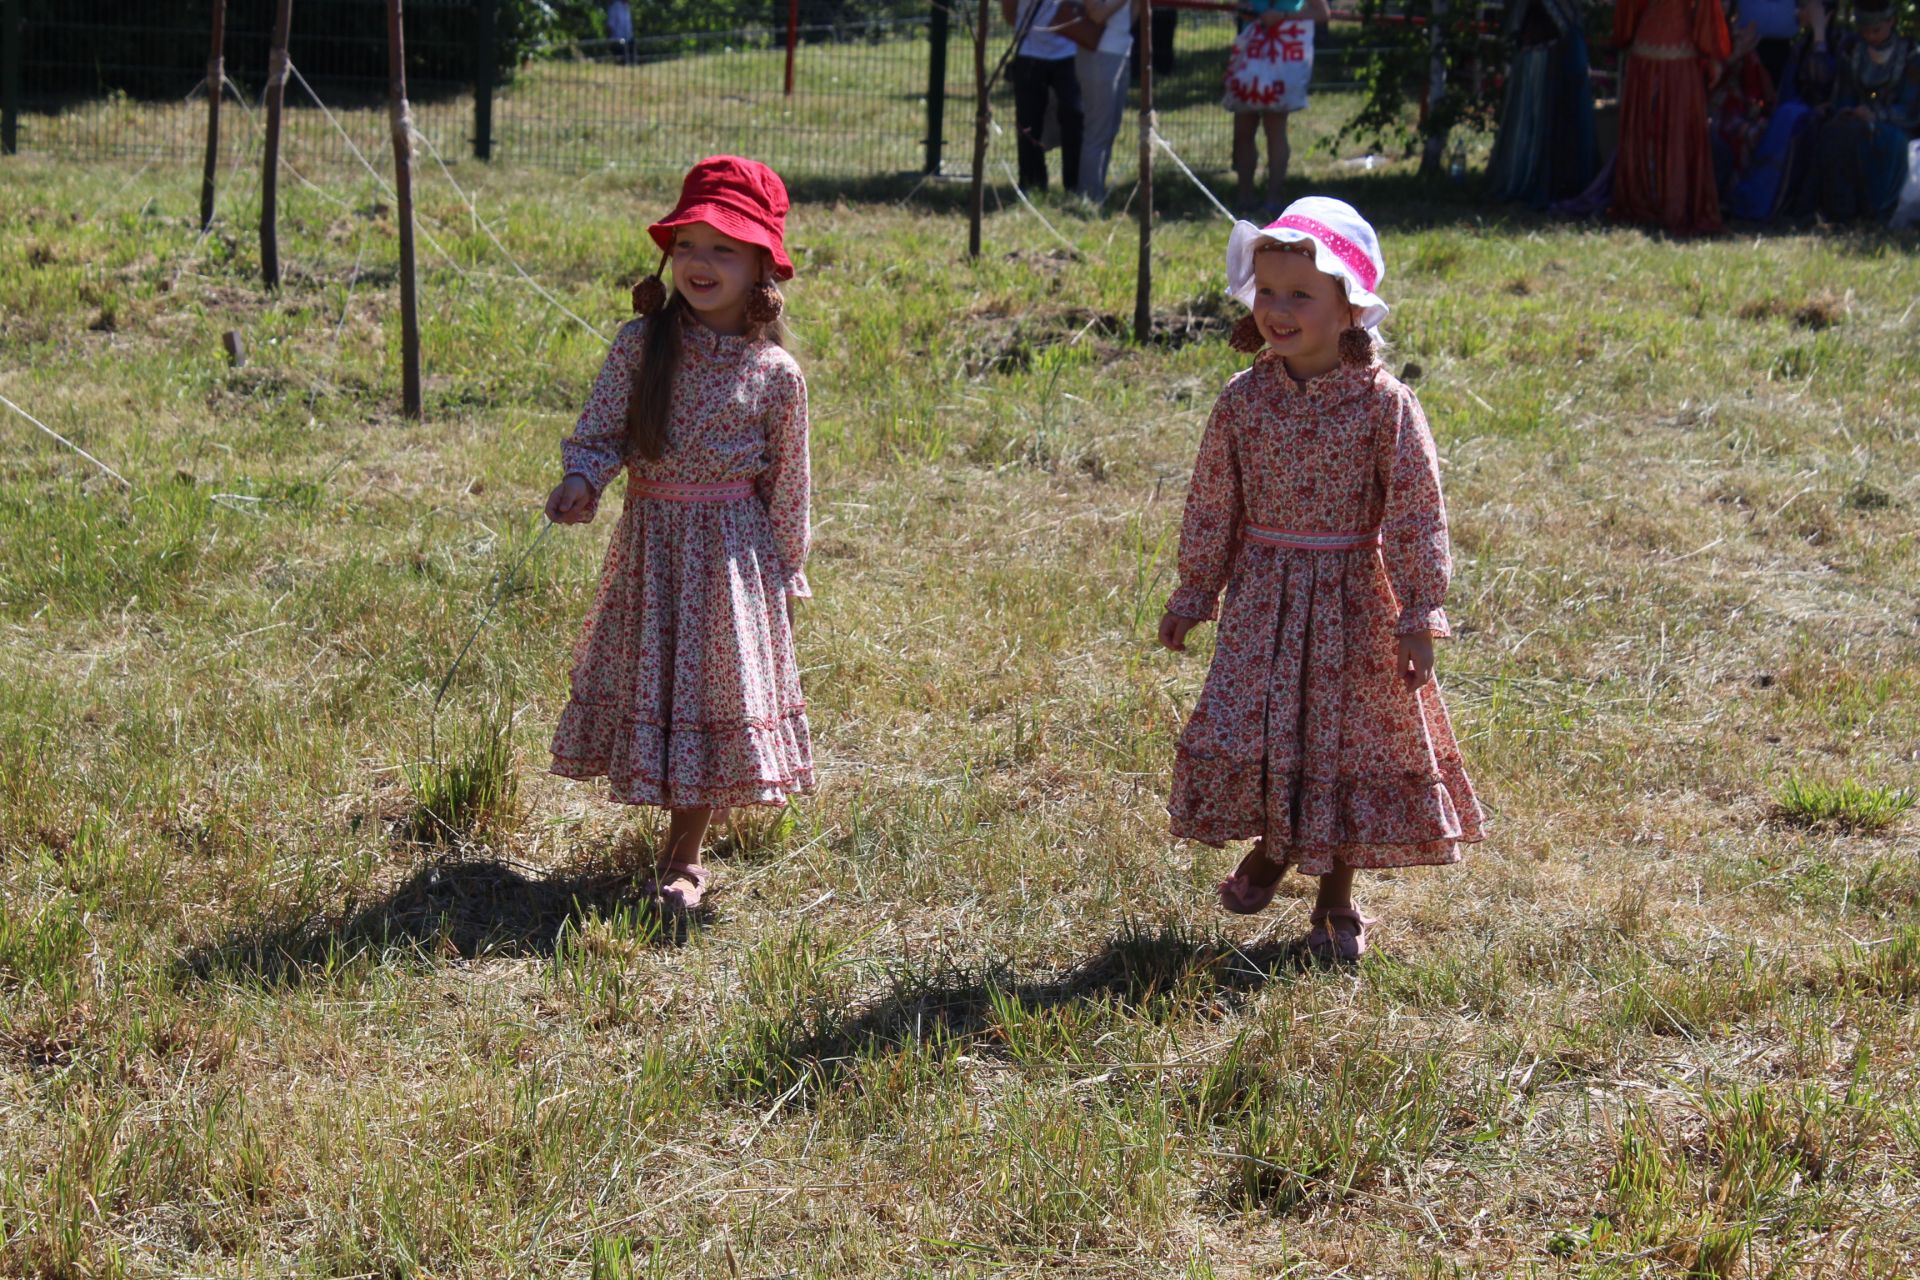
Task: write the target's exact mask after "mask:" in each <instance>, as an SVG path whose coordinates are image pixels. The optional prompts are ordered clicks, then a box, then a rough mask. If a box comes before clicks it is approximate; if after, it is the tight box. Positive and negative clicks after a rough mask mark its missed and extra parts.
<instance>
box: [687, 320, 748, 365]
mask: <svg viewBox="0 0 1920 1280" xmlns="http://www.w3.org/2000/svg"><path fill="white" fill-rule="evenodd" d="M751 341H752V339H751V338H749V337H748V336H747V335H746V334H744V333H717V332H715V331H714V330H712V329H709V328H707V326H706V325H704V324H702V323H701V322H700V321H699V320H698V319H697V318H696V317H694V316H683V317H682V318H681V321H680V343H681V346H682V347H683V348H684V349H685V350H687V351H690V352H693V353H695V354H697V355H701V356H705V357H706V358H708V359H722V358H725V357H727V356H737V355H739V354H740V353H741V352H743V351H745V350H746V349H747V344H748V343H749V342H751Z"/></svg>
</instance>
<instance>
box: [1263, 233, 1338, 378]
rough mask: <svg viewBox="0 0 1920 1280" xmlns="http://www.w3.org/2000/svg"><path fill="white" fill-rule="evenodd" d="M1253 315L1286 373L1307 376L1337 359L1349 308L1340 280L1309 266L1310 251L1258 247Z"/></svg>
mask: <svg viewBox="0 0 1920 1280" xmlns="http://www.w3.org/2000/svg"><path fill="white" fill-rule="evenodd" d="M1253 318H1254V321H1255V323H1257V324H1258V325H1259V326H1260V336H1261V337H1262V338H1264V339H1266V343H1267V345H1268V346H1269V347H1271V348H1273V349H1274V350H1275V351H1278V352H1279V353H1280V354H1281V355H1282V356H1284V357H1286V361H1287V372H1289V373H1291V374H1292V375H1293V376H1294V377H1296V378H1311V377H1315V376H1316V375H1318V374H1322V373H1325V372H1327V371H1328V370H1329V369H1332V368H1333V367H1334V366H1335V365H1337V364H1339V363H1340V331H1341V330H1343V329H1345V328H1347V327H1348V326H1349V325H1351V324H1352V323H1353V308H1352V307H1351V306H1349V305H1348V304H1347V292H1346V289H1345V288H1344V287H1343V286H1342V285H1341V283H1340V281H1338V280H1336V279H1335V278H1334V277H1332V276H1330V275H1328V274H1327V273H1326V272H1324V271H1321V270H1320V269H1319V268H1317V267H1315V266H1314V265H1313V257H1312V253H1311V250H1309V251H1308V252H1305V253H1302V252H1298V251H1294V250H1290V249H1283V248H1279V247H1275V248H1273V249H1268V248H1266V247H1265V246H1262V247H1261V248H1260V250H1259V251H1258V252H1256V253H1255V254H1254V255H1253Z"/></svg>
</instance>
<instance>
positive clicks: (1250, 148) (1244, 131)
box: [1233, 111, 1260, 206]
mask: <svg viewBox="0 0 1920 1280" xmlns="http://www.w3.org/2000/svg"><path fill="white" fill-rule="evenodd" d="M1259 128H1260V118H1259V116H1257V115H1256V114H1255V113H1253V112H1251V111H1236V112H1235V113H1234V115H1233V176H1234V178H1235V179H1237V184H1236V185H1235V187H1234V199H1235V200H1236V201H1238V202H1239V203H1240V204H1241V205H1242V206H1245V205H1249V204H1252V203H1253V175H1254V171H1255V170H1256V169H1258V168H1259V166H1260V151H1259V139H1258V138H1257V137H1256V136H1255V134H1256V133H1257V132H1258V131H1259Z"/></svg>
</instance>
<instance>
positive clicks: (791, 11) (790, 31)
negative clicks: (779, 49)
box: [787, 0, 800, 98]
mask: <svg viewBox="0 0 1920 1280" xmlns="http://www.w3.org/2000/svg"><path fill="white" fill-rule="evenodd" d="M799 43H800V0H787V96H788V97H789V98H791V97H792V96H793V50H794V46H796V45H798V44H799Z"/></svg>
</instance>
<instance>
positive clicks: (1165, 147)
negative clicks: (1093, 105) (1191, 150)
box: [1147, 126, 1239, 222]
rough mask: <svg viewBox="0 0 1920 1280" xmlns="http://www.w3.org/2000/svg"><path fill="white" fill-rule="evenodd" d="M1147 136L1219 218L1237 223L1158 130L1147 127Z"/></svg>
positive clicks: (1230, 211)
mask: <svg viewBox="0 0 1920 1280" xmlns="http://www.w3.org/2000/svg"><path fill="white" fill-rule="evenodd" d="M1147 136H1148V137H1150V138H1152V139H1153V142H1154V145H1155V146H1157V147H1159V148H1160V149H1161V150H1162V151H1164V152H1166V153H1167V155H1169V156H1170V157H1172V159H1173V162H1174V163H1175V164H1177V165H1179V166H1180V172H1182V173H1184V174H1186V175H1187V180H1188V181H1190V182H1192V183H1193V185H1194V186H1196V187H1198V188H1200V194H1201V195H1203V196H1205V197H1206V198H1207V201H1208V203H1210V204H1212V205H1213V207H1214V208H1216V209H1218V210H1219V211H1220V216H1221V217H1223V218H1225V219H1226V220H1227V221H1228V222H1238V221H1239V219H1238V218H1236V217H1234V216H1233V211H1232V210H1231V209H1228V208H1227V206H1225V205H1223V204H1221V203H1220V201H1219V200H1218V199H1216V198H1215V196H1214V194H1213V191H1212V189H1211V188H1209V187H1208V186H1207V184H1206V183H1204V182H1202V181H1200V179H1199V178H1197V177H1195V176H1194V172H1193V170H1191V169H1189V168H1187V162H1186V161H1185V160H1182V159H1181V158H1180V153H1179V152H1178V151H1175V150H1174V149H1173V144H1172V143H1171V142H1168V141H1167V140H1166V139H1165V138H1163V137H1161V136H1160V131H1159V130H1158V129H1155V128H1153V127H1152V126H1148V129H1147Z"/></svg>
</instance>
